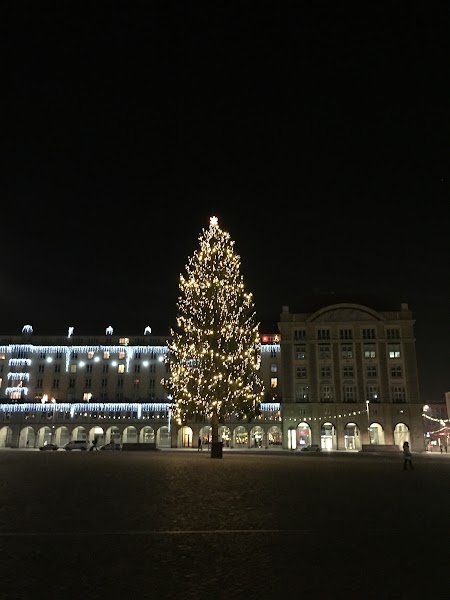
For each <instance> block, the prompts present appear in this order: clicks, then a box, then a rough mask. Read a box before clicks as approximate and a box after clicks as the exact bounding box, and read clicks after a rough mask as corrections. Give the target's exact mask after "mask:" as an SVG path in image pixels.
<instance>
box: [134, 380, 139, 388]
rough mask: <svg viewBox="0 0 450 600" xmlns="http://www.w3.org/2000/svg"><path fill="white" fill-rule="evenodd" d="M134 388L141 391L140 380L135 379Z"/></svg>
mask: <svg viewBox="0 0 450 600" xmlns="http://www.w3.org/2000/svg"><path fill="white" fill-rule="evenodd" d="M133 388H134V389H135V390H137V389H139V379H134V380H133Z"/></svg>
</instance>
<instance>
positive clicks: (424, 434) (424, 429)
mask: <svg viewBox="0 0 450 600" xmlns="http://www.w3.org/2000/svg"><path fill="white" fill-rule="evenodd" d="M429 410H430V407H429V406H428V404H425V406H424V407H423V439H424V443H425V450H427V449H428V431H427V412H428V411H429Z"/></svg>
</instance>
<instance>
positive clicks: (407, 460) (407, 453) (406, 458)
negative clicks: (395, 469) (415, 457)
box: [403, 442, 414, 471]
mask: <svg viewBox="0 0 450 600" xmlns="http://www.w3.org/2000/svg"><path fill="white" fill-rule="evenodd" d="M408 465H409V468H410V469H412V470H414V465H413V462H412V454H411V449H410V447H409V442H403V469H404V470H405V471H406V470H407V468H408Z"/></svg>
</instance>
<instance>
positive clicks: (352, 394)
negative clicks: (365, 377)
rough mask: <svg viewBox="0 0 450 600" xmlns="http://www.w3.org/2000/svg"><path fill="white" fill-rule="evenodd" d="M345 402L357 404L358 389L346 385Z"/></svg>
mask: <svg viewBox="0 0 450 600" xmlns="http://www.w3.org/2000/svg"><path fill="white" fill-rule="evenodd" d="M344 402H356V387H355V386H354V385H344Z"/></svg>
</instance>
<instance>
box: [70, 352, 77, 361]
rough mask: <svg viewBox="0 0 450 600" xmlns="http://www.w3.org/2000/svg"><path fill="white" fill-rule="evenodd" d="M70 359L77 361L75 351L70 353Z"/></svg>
mask: <svg viewBox="0 0 450 600" xmlns="http://www.w3.org/2000/svg"><path fill="white" fill-rule="evenodd" d="M70 358H73V359H74V360H77V358H78V352H75V350H72V352H71V353H70Z"/></svg>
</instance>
